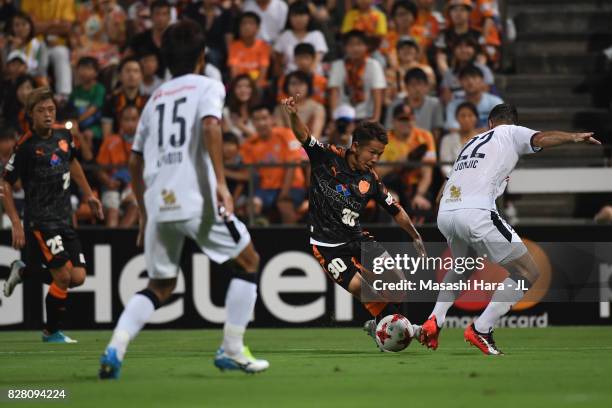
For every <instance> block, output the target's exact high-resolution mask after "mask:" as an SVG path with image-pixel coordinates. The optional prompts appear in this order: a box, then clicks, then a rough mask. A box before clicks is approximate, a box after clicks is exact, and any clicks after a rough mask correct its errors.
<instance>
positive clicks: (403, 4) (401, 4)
mask: <svg viewBox="0 0 612 408" xmlns="http://www.w3.org/2000/svg"><path fill="white" fill-rule="evenodd" d="M400 8H403V9H404V10H407V11H408V12H410V14H412V17H414V18H415V19H416V18H417V13H418V10H417V6H416V4H414V3H413V2H411V1H409V0H397V1H396V2H395V3H393V7H391V18H393V17H395V14H396V13H397V11H398V10H399V9H400Z"/></svg>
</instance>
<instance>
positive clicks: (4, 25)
mask: <svg viewBox="0 0 612 408" xmlns="http://www.w3.org/2000/svg"><path fill="white" fill-rule="evenodd" d="M181 19H191V20H193V21H195V22H197V23H198V24H199V25H201V27H202V30H203V31H204V32H205V33H206V35H207V51H206V65H205V68H204V70H203V72H202V73H201V74H202V75H206V76H208V77H211V78H214V79H217V80H219V81H222V82H223V83H224V84H225V86H226V89H227V98H226V106H225V108H224V112H223V115H224V116H223V131H224V136H223V137H224V159H225V162H226V165H227V178H228V180H229V182H230V186H231V189H232V192H233V194H234V198H235V201H236V207H237V212H238V214H239V215H240V216H241V217H243V218H245V219H247V220H248V221H249V222H250V223H251V224H257V225H267V224H269V223H279V222H280V223H284V224H293V223H299V222H303V221H304V217H305V214H306V212H307V206H308V204H307V197H306V191H307V185H308V182H309V168H308V163H307V158H306V157H305V153H304V152H303V150H302V149H301V148H300V146H299V144H298V143H297V142H296V140H295V138H294V137H293V135H292V133H291V130H290V129H288V125H289V123H288V118H287V117H286V116H285V114H284V113H283V111H282V110H281V109H280V107H279V104H278V102H279V101H280V100H281V99H282V98H284V97H286V96H288V95H296V94H299V95H300V98H299V114H300V116H301V118H302V120H303V121H304V122H305V123H306V124H307V125H308V126H309V128H310V129H311V131H312V134H313V136H315V137H316V138H318V139H319V140H321V141H322V142H328V143H334V144H337V145H339V146H343V147H348V146H350V143H351V136H350V135H351V132H352V130H353V128H354V126H355V124H356V123H357V122H359V121H364V120H367V121H378V122H381V123H382V124H384V125H385V126H386V127H387V129H388V130H389V144H388V146H387V148H386V150H385V153H384V155H383V157H382V158H381V161H384V162H385V163H382V164H381V165H380V166H379V168H378V169H377V171H378V173H379V175H380V176H381V177H383V180H384V181H385V183H386V184H387V185H388V187H389V188H390V189H391V190H392V191H393V193H394V194H395V195H396V197H397V199H398V200H399V201H400V202H401V203H402V205H404V206H405V208H406V209H407V210H408V212H409V214H411V216H412V217H413V219H414V221H415V222H416V223H423V222H428V221H432V220H433V217H434V204H435V202H434V201H435V196H436V194H437V193H438V190H439V188H440V185H441V181H442V180H443V178H444V177H445V176H446V174H448V172H449V170H450V165H451V164H452V162H453V161H454V159H455V157H456V156H457V154H458V152H459V150H460V149H461V146H462V145H463V143H464V142H465V141H466V140H468V139H469V138H471V137H472V136H474V135H475V134H477V133H479V132H480V131H481V130H482V129H483V128H484V127H486V118H487V115H488V113H489V111H490V109H491V108H492V107H493V106H495V105H496V104H498V103H501V102H502V101H503V99H504V96H503V95H500V92H499V90H498V89H497V88H496V86H495V74H496V72H499V70H500V67H501V66H502V64H501V61H502V49H503V47H502V43H503V42H504V41H505V40H507V39H508V33H506V32H505V31H507V30H504V24H502V19H501V18H500V12H499V8H498V4H497V2H496V0H439V1H436V0H309V1H305V0H293V1H291V0H289V1H284V0H244V1H243V0H201V1H196V0H193V1H190V0H174V1H168V0H136V1H134V0H123V1H122V0H90V1H77V0H20V1H14V0H0V30H1V34H0V75H1V78H2V85H1V86H0V130H1V132H0V166H1V165H2V164H3V163H6V161H7V160H8V158H9V157H10V154H11V151H12V148H13V146H14V145H15V141H16V140H17V139H18V137H19V136H20V135H22V134H24V133H26V132H28V131H29V123H28V119H27V116H26V114H25V111H24V105H25V100H26V98H27V96H28V94H29V92H31V91H32V89H34V88H36V87H38V86H42V85H48V86H51V87H52V89H53V90H54V92H55V94H56V102H57V105H58V108H59V110H58V120H59V121H60V123H59V125H60V126H65V127H67V128H70V129H71V131H72V133H73V136H74V138H75V141H76V142H77V144H78V148H79V154H80V159H81V161H82V163H84V167H85V168H86V170H87V176H88V179H89V181H90V183H91V184H92V185H93V186H95V189H96V191H97V193H98V194H99V196H100V198H101V199H102V202H103V204H104V207H105V212H106V220H105V221H104V224H105V225H107V226H111V227H131V226H133V225H135V224H136V222H137V214H136V207H135V200H134V196H133V194H132V192H131V189H130V176H129V173H128V171H127V167H126V164H127V159H128V157H129V154H130V147H131V143H132V140H133V137H134V134H135V131H136V127H137V124H138V119H139V115H140V112H141V111H142V109H143V107H144V105H145V103H146V101H147V99H148V98H149V97H150V96H151V95H152V94H154V93H155V90H156V88H157V87H159V85H160V84H162V83H163V82H164V81H166V80H168V79H169V72H168V70H167V69H166V63H165V61H164V60H163V58H162V56H161V54H160V44H161V37H162V33H163V32H164V30H165V29H166V27H168V25H170V24H172V23H173V22H175V21H177V20H181ZM519 111H520V106H519ZM74 188H76V187H74ZM73 204H74V208H75V210H76V213H75V222H77V223H78V224H79V225H84V224H95V223H96V221H95V219H94V217H93V216H92V214H91V213H90V212H89V209H88V206H86V205H82V204H81V203H80V201H79V191H77V190H75V191H74V197H73ZM506 205H507V206H511V203H510V202H508V203H506ZM384 217H385V215H384V214H381V213H379V212H378V211H377V209H376V208H375V205H372V206H371V211H370V213H369V215H368V219H367V221H376V222H384V221H386V220H385V218H384Z"/></svg>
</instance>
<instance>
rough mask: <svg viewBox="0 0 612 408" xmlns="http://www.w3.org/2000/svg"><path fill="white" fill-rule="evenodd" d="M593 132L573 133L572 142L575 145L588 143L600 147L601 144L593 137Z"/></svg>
mask: <svg viewBox="0 0 612 408" xmlns="http://www.w3.org/2000/svg"><path fill="white" fill-rule="evenodd" d="M593 135H594V133H593V132H587V133H574V141H575V142H576V143H588V144H594V145H600V144H601V142H600V141H599V140H597V139H595V138H594V137H593Z"/></svg>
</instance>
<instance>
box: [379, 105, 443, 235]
mask: <svg viewBox="0 0 612 408" xmlns="http://www.w3.org/2000/svg"><path fill="white" fill-rule="evenodd" d="M380 160H381V162H391V163H398V164H400V163H403V162H405V161H409V162H420V163H421V165H420V166H415V165H414V164H412V165H411V164H409V165H408V166H405V165H400V166H396V167H393V166H384V167H383V166H379V168H378V169H377V172H378V174H379V175H380V176H381V177H384V180H385V184H386V185H387V186H388V187H389V188H390V189H392V190H394V191H395V192H396V193H397V194H398V195H399V198H400V202H401V203H402V205H404V206H405V207H406V208H410V209H412V214H411V215H412V216H413V219H414V222H416V223H419V224H421V223H423V222H424V221H425V220H426V219H428V218H430V217H431V215H432V214H431V210H432V205H431V196H430V195H429V187H430V186H431V181H432V178H433V176H432V175H433V167H432V166H433V165H435V163H436V142H435V141H434V138H433V135H432V134H431V133H430V132H428V131H427V130H425V129H420V128H418V127H416V126H415V118H414V112H413V111H412V109H411V108H410V106H407V105H399V106H397V107H395V109H394V110H393V128H392V130H390V131H389V143H388V144H387V147H386V148H385V151H384V153H383V154H382V156H381V157H380Z"/></svg>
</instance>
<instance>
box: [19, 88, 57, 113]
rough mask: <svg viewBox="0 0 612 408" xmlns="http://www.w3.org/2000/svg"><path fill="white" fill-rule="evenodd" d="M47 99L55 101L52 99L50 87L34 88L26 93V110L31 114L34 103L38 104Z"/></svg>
mask: <svg viewBox="0 0 612 408" xmlns="http://www.w3.org/2000/svg"><path fill="white" fill-rule="evenodd" d="M49 99H50V100H52V101H53V103H55V100H54V99H53V91H52V90H51V88H49V87H47V86H41V87H40V88H36V89H34V90H33V91H32V93H31V94H30V95H28V100H27V101H26V112H27V113H28V114H31V113H32V111H33V110H34V107H35V106H36V105H38V104H39V103H41V102H42V101H46V100H49Z"/></svg>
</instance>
